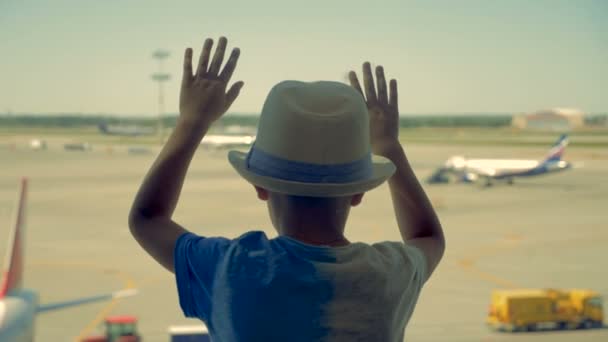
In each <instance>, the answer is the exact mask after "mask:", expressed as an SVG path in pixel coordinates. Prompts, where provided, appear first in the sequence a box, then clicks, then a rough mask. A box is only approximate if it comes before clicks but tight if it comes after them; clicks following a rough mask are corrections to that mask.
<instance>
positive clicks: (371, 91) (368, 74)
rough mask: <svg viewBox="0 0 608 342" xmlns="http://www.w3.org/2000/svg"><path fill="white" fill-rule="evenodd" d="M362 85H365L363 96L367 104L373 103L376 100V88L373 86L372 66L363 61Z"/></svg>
mask: <svg viewBox="0 0 608 342" xmlns="http://www.w3.org/2000/svg"><path fill="white" fill-rule="evenodd" d="M363 87H365V97H366V98H367V103H368V104H375V103H376V101H377V100H378V97H377V96H376V89H375V87H374V77H373V76H372V67H371V65H370V64H369V62H365V63H363Z"/></svg>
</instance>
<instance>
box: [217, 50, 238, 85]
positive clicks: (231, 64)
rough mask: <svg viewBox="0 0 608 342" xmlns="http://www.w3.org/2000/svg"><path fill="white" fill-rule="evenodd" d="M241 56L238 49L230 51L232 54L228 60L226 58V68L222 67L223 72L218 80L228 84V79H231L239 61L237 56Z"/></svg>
mask: <svg viewBox="0 0 608 342" xmlns="http://www.w3.org/2000/svg"><path fill="white" fill-rule="evenodd" d="M240 55H241V50H239V48H234V49H232V53H230V58H228V62H226V66H224V70H222V72H221V73H220V76H219V78H220V80H222V81H224V82H226V83H228V82H229V81H230V77H232V73H233V72H234V69H235V68H236V63H237V62H238V60H239V56H240Z"/></svg>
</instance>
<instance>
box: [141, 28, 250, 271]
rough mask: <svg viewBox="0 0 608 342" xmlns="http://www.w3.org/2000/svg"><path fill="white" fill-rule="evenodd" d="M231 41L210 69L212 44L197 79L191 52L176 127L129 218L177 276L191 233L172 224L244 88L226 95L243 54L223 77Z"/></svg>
mask: <svg viewBox="0 0 608 342" xmlns="http://www.w3.org/2000/svg"><path fill="white" fill-rule="evenodd" d="M226 44H227V40H226V38H224V37H222V38H220V40H219V42H218V47H217V49H216V51H215V54H214V56H213V60H212V61H211V64H210V65H209V57H210V52H211V47H212V45H213V41H212V40H211V39H207V40H206V41H205V44H204V46H203V51H202V52H201V57H200V60H199V65H198V68H197V72H196V74H194V75H193V74H192V49H189V48H188V49H186V52H185V57H184V74H183V79H182V86H181V91H180V116H179V117H178V120H177V125H176V127H175V129H174V130H173V132H172V133H171V135H170V136H169V139H168V140H167V143H166V144H165V146H163V148H162V150H161V152H160V154H159V155H158V157H157V158H156V161H155V162H154V164H153V165H152V167H151V168H150V170H149V171H148V174H147V175H146V177H145V178H144V181H143V183H142V184H141V186H140V188H139V191H138V192H137V195H136V197H135V200H134V202H133V205H132V206H131V211H130V213H129V228H130V230H131V233H132V234H133V236H134V237H135V239H136V240H137V242H138V243H139V244H140V245H141V246H142V247H143V248H144V249H145V250H146V252H148V254H150V255H151V256H152V257H153V258H154V259H155V260H156V261H157V262H158V263H160V264H161V265H162V266H164V267H165V268H166V269H168V270H169V271H171V272H173V271H174V269H173V268H174V266H173V250H174V247H175V242H176V240H177V238H178V237H179V236H180V235H182V234H183V233H185V232H186V230H185V229H184V228H182V227H181V226H180V225H179V224H177V223H176V222H174V221H173V220H172V216H173V211H174V210H175V207H176V205H177V201H178V199H179V194H180V192H181V189H182V185H183V183H184V178H185V176H186V171H187V170H188V166H189V165H190V161H191V160H192V157H193V156H194V152H195V151H196V149H197V148H198V146H199V144H200V141H201V140H202V138H203V136H204V135H205V133H206V132H207V130H208V129H209V127H210V126H211V124H212V123H213V121H215V120H217V119H218V118H219V117H220V116H221V115H222V114H224V113H225V112H226V111H227V110H228V108H229V107H230V105H231V104H232V102H234V100H235V99H236V97H237V96H238V93H239V91H240V89H241V87H242V86H243V82H236V83H235V84H233V85H232V87H230V89H229V90H228V91H226V88H227V84H228V82H229V80H230V77H231V75H232V72H233V71H234V68H235V66H236V62H237V60H238V57H239V50H238V49H233V50H232V53H231V55H230V58H229V60H228V62H227V63H226V66H225V67H224V69H223V70H222V71H221V72H220V68H221V65H222V61H223V58H224V52H225V49H226Z"/></svg>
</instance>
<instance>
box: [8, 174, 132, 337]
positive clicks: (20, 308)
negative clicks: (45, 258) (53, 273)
mask: <svg viewBox="0 0 608 342" xmlns="http://www.w3.org/2000/svg"><path fill="white" fill-rule="evenodd" d="M26 191H27V180H26V179H23V180H22V181H21V190H20V193H19V199H18V204H17V211H16V215H15V221H14V226H13V227H12V230H11V236H10V239H9V248H8V250H7V254H6V255H7V258H6V259H5V262H6V264H5V266H4V268H3V272H2V274H3V278H2V281H1V282H0V341H11V342H22V341H23V342H25V341H27V342H31V341H33V340H34V322H35V319H36V316H37V314H39V313H42V312H48V311H53V310H57V309H63V308H67V307H72V306H76V305H81V304H86V303H92V302H97V301H102V300H109V299H113V298H121V297H127V296H132V295H134V294H136V293H137V290H135V289H126V290H121V291H116V292H112V293H108V294H102V295H97V296H92V297H86V298H79V299H74V300H70V301H65V302H59V303H50V304H44V305H40V304H39V303H38V294H37V293H36V292H35V291H33V290H31V289H24V288H23V287H22V285H23V265H24V262H23V252H24V249H23V240H24V238H25V235H24V225H25V201H26Z"/></svg>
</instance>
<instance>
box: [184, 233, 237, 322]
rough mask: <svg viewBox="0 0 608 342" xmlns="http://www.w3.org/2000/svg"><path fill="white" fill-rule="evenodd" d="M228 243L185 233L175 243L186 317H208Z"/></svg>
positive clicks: (223, 239) (223, 240) (227, 241)
mask: <svg viewBox="0 0 608 342" xmlns="http://www.w3.org/2000/svg"><path fill="white" fill-rule="evenodd" d="M229 244H230V240H228V239H226V238H205V237H201V236H198V235H196V234H193V233H184V234H182V235H181V236H180V237H179V238H178V239H177V241H176V242H175V249H174V252H173V258H174V268H175V280H176V283H177V294H178V297H179V304H180V307H181V309H182V311H183V312H184V315H185V316H186V317H197V318H200V319H205V318H206V317H207V315H208V313H209V311H210V303H211V294H212V291H213V279H214V276H215V273H216V270H217V268H218V265H219V264H220V263H221V261H222V260H223V257H224V255H225V253H226V250H227V249H228V246H229Z"/></svg>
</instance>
